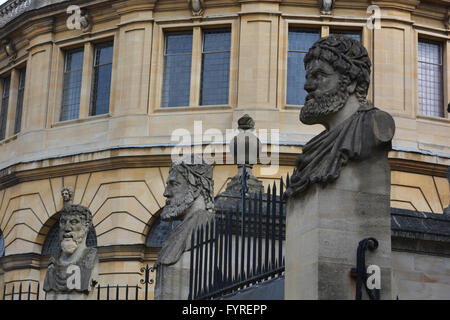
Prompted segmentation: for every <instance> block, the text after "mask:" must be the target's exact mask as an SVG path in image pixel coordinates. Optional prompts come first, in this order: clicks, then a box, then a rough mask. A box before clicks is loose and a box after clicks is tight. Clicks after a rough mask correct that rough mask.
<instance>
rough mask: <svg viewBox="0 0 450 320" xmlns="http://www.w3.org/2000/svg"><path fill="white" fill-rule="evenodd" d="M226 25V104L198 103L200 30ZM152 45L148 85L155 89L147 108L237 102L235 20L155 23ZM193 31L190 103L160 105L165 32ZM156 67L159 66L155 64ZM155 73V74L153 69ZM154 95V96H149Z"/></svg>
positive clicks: (195, 107)
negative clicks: (227, 66) (228, 47)
mask: <svg viewBox="0 0 450 320" xmlns="http://www.w3.org/2000/svg"><path fill="white" fill-rule="evenodd" d="M221 28H229V29H230V30H231V49H230V74H229V79H230V80H229V81H230V82H229V89H228V90H229V91H228V104H225V105H200V86H201V71H202V70H201V67H202V47H203V33H202V29H221ZM154 29H155V30H154V33H153V44H152V75H154V77H152V76H151V77H150V82H151V88H154V94H153V95H151V97H150V98H151V101H150V108H151V109H153V111H155V112H167V111H169V112H170V111H175V110H179V111H182V110H207V109H210V108H211V109H215V110H216V109H231V108H232V107H233V106H236V105H237V71H238V70H237V66H238V59H239V57H238V50H237V48H238V46H239V34H238V33H239V28H238V25H237V21H236V19H226V20H220V21H202V22H199V21H195V22H193V23H180V22H178V23H176V22H175V23H158V22H155V24H154ZM187 30H192V31H193V40H192V64H191V83H190V96H189V106H180V107H162V106H161V102H162V90H163V72H164V71H163V65H164V48H165V33H166V32H172V31H187ZM156 66H158V67H156ZM155 69H157V70H158V71H157V73H156V74H154V73H153V72H154V70H155ZM152 96H153V97H152Z"/></svg>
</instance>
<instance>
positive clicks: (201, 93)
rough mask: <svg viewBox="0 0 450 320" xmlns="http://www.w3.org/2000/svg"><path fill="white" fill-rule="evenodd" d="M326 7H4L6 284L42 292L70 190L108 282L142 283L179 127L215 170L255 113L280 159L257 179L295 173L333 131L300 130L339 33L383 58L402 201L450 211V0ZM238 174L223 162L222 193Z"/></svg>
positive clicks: (16, 0)
mask: <svg viewBox="0 0 450 320" xmlns="http://www.w3.org/2000/svg"><path fill="white" fill-rule="evenodd" d="M194 2H196V1H194ZM320 3H321V1H317V0H267V1H252V0H241V1H235V0H206V1H202V2H200V6H201V9H200V10H197V5H196V4H195V3H194V4H192V3H191V5H190V2H189V1H185V0H159V1H156V0H95V1H87V0H77V1H64V0H45V1H38V0H9V1H7V2H6V3H5V4H3V5H1V6H0V26H1V29H0V41H1V50H0V78H1V81H0V92H1V93H2V99H1V112H0V117H1V121H0V129H1V130H0V140H1V141H0V234H3V237H4V248H5V250H4V255H3V256H2V257H0V285H1V287H2V288H3V285H4V284H12V283H15V282H17V281H19V280H30V281H35V282H36V283H37V282H41V283H42V282H43V279H44V276H45V272H46V266H47V261H48V259H49V255H48V254H43V253H42V250H43V245H44V242H45V239H46V237H47V235H48V233H49V231H50V229H51V228H52V226H53V225H54V223H55V221H56V218H57V216H55V214H56V213H57V212H58V211H59V210H60V209H61V208H62V205H63V202H62V198H61V190H62V188H63V187H70V188H72V190H73V199H72V201H73V203H75V204H82V205H84V206H87V207H89V208H90V210H91V212H92V213H93V223H94V227H95V234H96V236H97V246H98V253H99V258H100V266H99V276H100V283H104V284H111V285H115V284H119V285H121V284H127V283H128V284H130V285H135V284H137V283H138V282H139V279H141V277H142V276H141V274H140V268H141V267H142V266H144V265H145V264H152V263H153V262H154V261H155V260H156V257H157V253H158V250H159V248H158V247H149V246H147V245H146V239H147V235H148V233H149V230H150V229H151V227H152V224H153V223H155V221H158V215H159V212H160V209H161V208H162V207H163V206H164V204H165V198H164V196H163V192H164V187H165V180H166V179H167V176H168V171H169V167H170V164H171V155H172V153H173V152H174V148H176V146H177V145H178V143H180V140H179V139H178V140H177V139H175V138H176V137H177V136H176V133H177V132H178V133H179V132H190V133H191V137H192V141H191V143H194V144H195V145H196V148H197V149H198V150H200V149H199V148H203V149H205V148H207V147H208V144H209V143H211V142H212V144H211V145H210V146H209V148H211V146H212V148H213V149H214V151H215V159H216V160H217V159H222V160H225V159H226V157H227V155H229V152H228V151H227V150H226V147H227V144H226V143H222V142H227V141H228V140H227V139H226V138H225V134H226V130H227V129H232V128H236V127H237V120H238V119H239V118H240V117H241V116H243V115H244V114H249V115H250V116H251V117H252V118H253V119H254V120H255V123H256V125H255V128H256V130H260V132H264V131H263V130H266V131H267V132H268V133H269V134H268V138H267V139H266V140H264V139H262V142H263V151H264V152H266V154H267V155H268V156H267V158H268V159H275V157H274V155H278V159H279V166H278V168H277V169H276V170H273V171H270V170H262V169H264V168H267V166H268V165H264V164H260V165H256V166H255V168H254V170H253V173H254V174H255V176H256V177H258V178H259V179H261V181H263V183H264V185H265V186H267V185H269V183H271V182H273V181H275V180H277V179H278V178H279V177H280V176H286V174H287V173H290V172H292V170H293V168H294V162H295V157H296V155H297V154H298V153H300V152H301V148H302V145H304V144H305V143H306V142H307V141H308V140H309V139H310V138H312V137H313V136H314V135H316V134H317V133H319V132H320V131H322V130H323V127H321V126H319V125H316V126H306V125H303V124H301V123H300V122H299V120H298V116H299V110H300V109H301V104H302V103H303V101H304V96H302V93H301V92H302V90H303V84H302V83H301V75H302V73H301V72H302V66H301V65H302V57H303V55H304V51H305V50H307V49H308V48H309V46H310V45H311V44H312V43H311V41H314V40H315V39H318V38H319V37H321V36H326V35H328V34H330V33H343V34H347V35H351V36H354V37H356V38H357V39H359V40H360V41H361V42H362V43H363V44H364V46H365V47H366V48H367V50H368V52H369V55H370V58H371V60H372V62H373V68H372V83H371V87H370V89H369V98H370V99H371V100H372V101H373V102H374V104H375V106H376V107H378V108H380V109H382V110H385V111H387V112H389V113H390V114H392V116H393V117H394V119H395V122H396V128H397V129H396V134H395V137H394V140H393V151H392V152H390V155H389V158H390V164H391V169H392V179H391V180H392V188H391V200H392V201H391V206H392V207H393V208H399V209H406V210H411V211H422V212H431V213H437V214H442V213H443V212H444V209H445V208H446V207H447V206H448V205H449V202H450V201H449V197H450V192H449V183H448V179H447V177H446V172H447V168H448V166H449V164H450V119H449V113H448V110H447V102H448V100H449V92H450V90H449V89H450V69H449V68H448V65H449V63H450V38H449V32H450V29H449V12H450V7H449V6H448V3H447V2H446V1H438V0H422V1H419V0H400V1H384V0H380V1H367V0H353V1H345V0H337V1H335V6H334V8H333V10H332V11H330V12H324V11H323V10H321V5H320ZM69 6H76V7H69ZM370 6H372V7H370ZM369 7H370V8H369ZM368 8H369V9H368ZM371 17H372V18H373V19H372V18H371ZM368 18H369V20H368ZM368 21H369V22H368ZM302 99H303V100H302ZM177 129H179V130H184V131H176V130H177ZM277 132H279V135H278V136H277ZM219 133H220V134H221V135H222V136H223V137H224V139H223V140H224V141H221V140H220V139H219ZM174 134H175V136H174ZM174 137H175V138H174ZM178 138H179V137H178ZM184 143H186V141H184ZM188 144H189V143H188ZM198 150H197V151H198ZM209 151H211V150H209ZM269 152H270V153H269ZM269 155H270V156H269ZM272 156H273V157H272ZM271 157H272V158H271ZM266 160H267V159H266ZM272 164H273V163H272ZM236 172H237V168H236V166H235V165H233V164H227V163H226V162H225V161H216V163H215V164H214V190H215V194H216V195H217V194H218V193H220V192H221V191H224V190H225V187H226V183H227V181H229V180H230V179H231V177H233V176H234V175H235V174H236ZM0 244H1V242H0ZM1 252H2V250H1V248H0V253H1ZM399 259H400V258H399ZM442 259H444V258H442ZM445 259H447V258H445ZM446 263H447V265H450V264H449V262H446ZM447 276H448V275H447ZM421 279H422V280H417V281H418V282H420V285H421V286H423V285H424V284H423V282H424V281H425V280H423V277H422V278H421ZM425 282H426V281H425ZM447 285H448V286H449V287H450V283H447ZM447 289H448V288H447ZM2 295H3V290H2V292H1V293H0V297H1V296H2Z"/></svg>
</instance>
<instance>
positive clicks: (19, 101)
mask: <svg viewBox="0 0 450 320" xmlns="http://www.w3.org/2000/svg"><path fill="white" fill-rule="evenodd" d="M25 74H26V69H25V68H22V69H20V71H19V88H18V90H17V108H16V119H15V122H14V134H16V133H19V132H20V127H21V126H22V109H23V94H24V92H25Z"/></svg>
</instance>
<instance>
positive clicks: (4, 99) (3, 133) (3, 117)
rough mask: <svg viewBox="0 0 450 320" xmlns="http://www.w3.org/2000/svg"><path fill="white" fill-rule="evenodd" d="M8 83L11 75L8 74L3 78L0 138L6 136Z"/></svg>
mask: <svg viewBox="0 0 450 320" xmlns="http://www.w3.org/2000/svg"><path fill="white" fill-rule="evenodd" d="M10 84H11V76H8V77H6V78H4V79H3V92H2V107H1V109H0V140H3V139H5V136H6V121H7V119H8V103H9V88H10Z"/></svg>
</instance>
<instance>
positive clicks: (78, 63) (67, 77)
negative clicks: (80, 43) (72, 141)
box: [60, 49, 84, 121]
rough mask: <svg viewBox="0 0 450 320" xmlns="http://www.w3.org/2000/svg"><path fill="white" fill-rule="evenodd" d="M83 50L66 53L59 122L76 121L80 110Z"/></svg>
mask: <svg viewBox="0 0 450 320" xmlns="http://www.w3.org/2000/svg"><path fill="white" fill-rule="evenodd" d="M83 56H84V51H83V49H81V50H80V49H77V50H72V51H67V52H66V61H65V72H64V79H63V97H62V106H61V116H60V121H65V120H71V119H77V118H78V114H79V110H80V96H81V76H82V70H83Z"/></svg>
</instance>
